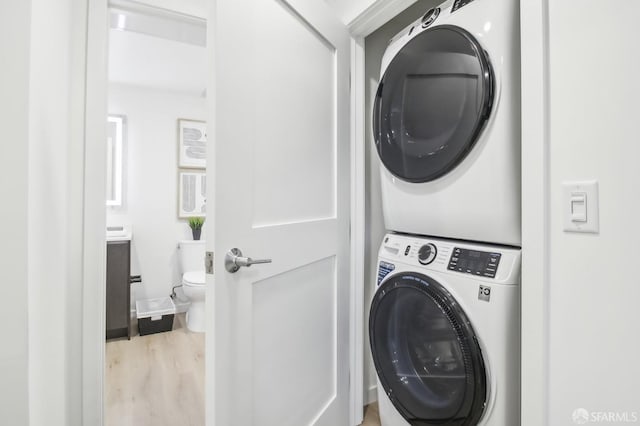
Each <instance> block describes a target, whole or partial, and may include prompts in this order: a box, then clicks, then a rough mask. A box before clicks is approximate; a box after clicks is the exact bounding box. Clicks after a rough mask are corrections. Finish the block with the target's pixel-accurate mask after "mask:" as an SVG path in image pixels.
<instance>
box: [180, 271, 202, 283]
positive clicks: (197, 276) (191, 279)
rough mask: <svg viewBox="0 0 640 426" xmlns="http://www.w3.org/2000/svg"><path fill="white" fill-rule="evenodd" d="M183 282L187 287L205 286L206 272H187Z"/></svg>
mask: <svg viewBox="0 0 640 426" xmlns="http://www.w3.org/2000/svg"><path fill="white" fill-rule="evenodd" d="M182 282H183V283H184V284H187V285H204V284H205V277H204V271H192V272H185V274H184V275H183V276H182Z"/></svg>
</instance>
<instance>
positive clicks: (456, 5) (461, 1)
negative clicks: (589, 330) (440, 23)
mask: <svg viewBox="0 0 640 426" xmlns="http://www.w3.org/2000/svg"><path fill="white" fill-rule="evenodd" d="M472 1H473V0H456V1H454V2H453V7H452V8H451V13H453V12H455V11H456V10H458V9H460V8H461V7H464V6H466V5H468V4H469V3H471V2H472Z"/></svg>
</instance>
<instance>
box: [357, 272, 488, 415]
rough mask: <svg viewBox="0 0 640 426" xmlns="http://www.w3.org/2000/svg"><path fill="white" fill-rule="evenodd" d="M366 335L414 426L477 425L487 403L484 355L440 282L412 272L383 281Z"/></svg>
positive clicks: (388, 387)
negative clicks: (367, 334)
mask: <svg viewBox="0 0 640 426" xmlns="http://www.w3.org/2000/svg"><path fill="white" fill-rule="evenodd" d="M369 338H370V342H371V352H372V354H373V360H374V364H375V367H376V370H377V373H378V377H379V378H380V382H381V384H382V386H383V387H384V390H385V392H386V394H387V395H388V396H389V398H390V399H391V402H392V403H393V405H394V406H395V407H396V409H397V410H398V412H399V413H400V414H401V415H402V416H403V417H404V418H405V419H406V420H407V421H408V422H409V423H410V424H411V425H413V426H427V425H441V424H446V425H476V424H477V423H478V421H479V420H480V418H481V417H482V414H483V412H484V408H485V403H486V399H487V378H486V377H487V376H486V371H485V366H484V361H483V358H482V352H481V350H480V347H479V345H478V340H477V338H476V335H475V333H474V331H473V328H472V326H471V324H470V322H469V320H468V318H467V316H466V315H465V313H464V312H463V311H462V309H461V308H460V305H459V304H458V303H457V302H456V301H455V299H454V298H453V297H452V296H451V294H449V292H447V290H446V289H445V288H444V287H442V286H441V285H440V284H439V283H437V282H436V281H435V280H433V279H432V278H430V277H427V276H425V275H422V274H417V273H401V274H396V275H394V276H392V277H390V278H389V279H387V280H386V281H385V282H384V283H383V284H382V286H381V287H380V288H379V289H378V291H377V292H376V295H375V297H374V299H373V303H372V305H371V312H370V318H369Z"/></svg>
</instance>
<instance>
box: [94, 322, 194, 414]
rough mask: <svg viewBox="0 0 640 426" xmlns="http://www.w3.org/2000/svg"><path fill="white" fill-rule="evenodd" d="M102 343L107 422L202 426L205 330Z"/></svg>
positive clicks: (181, 327) (178, 328)
mask: <svg viewBox="0 0 640 426" xmlns="http://www.w3.org/2000/svg"><path fill="white" fill-rule="evenodd" d="M135 330H136V336H134V337H132V338H131V340H127V339H122V340H110V341H108V342H107V344H106V359H105V360H106V365H105V425H106V426H134V425H135V426H164V425H166V426H178V425H180V426H202V425H204V380H205V379H204V334H203V333H191V332H189V331H188V330H187V328H186V326H185V322H184V314H178V315H176V318H175V321H174V326H173V331H170V332H166V333H157V334H151V335H148V336H139V335H137V325H136V326H135Z"/></svg>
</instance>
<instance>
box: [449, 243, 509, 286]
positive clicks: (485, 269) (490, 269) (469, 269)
mask: <svg viewBox="0 0 640 426" xmlns="http://www.w3.org/2000/svg"><path fill="white" fill-rule="evenodd" d="M501 256H502V254H500V253H491V252H486V251H478V250H468V249H463V248H459V247H456V248H454V249H453V253H452V254H451V258H450V259H449V267H448V269H449V270H450V271H457V272H464V273H466V274H471V275H478V276H481V277H488V278H495V277H496V271H497V270H498V264H499V263H500V257H501Z"/></svg>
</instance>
